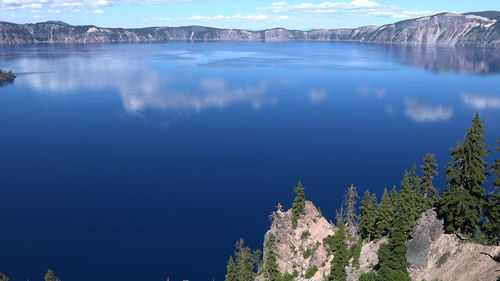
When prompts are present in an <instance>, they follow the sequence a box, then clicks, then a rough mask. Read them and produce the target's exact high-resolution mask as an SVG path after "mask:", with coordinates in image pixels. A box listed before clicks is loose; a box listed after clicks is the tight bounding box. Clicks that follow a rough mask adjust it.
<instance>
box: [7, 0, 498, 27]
mask: <svg viewBox="0 0 500 281" xmlns="http://www.w3.org/2000/svg"><path fill="white" fill-rule="evenodd" d="M483 10H500V0H475V1H472V0H319V1H316V0H299V1H297V0H288V1H281V0H275V1H264V0H247V1H238V0H146V1H135V0H0V20H1V21H9V22H16V23H26V22H41V21H47V20H61V21H65V22H67V23H70V24H93V25H98V26H103V27H144V26H182V25H206V26H214V27H221V28H245V29H251V30H257V29H265V28H272V27H286V28H291V29H301V30H307V29H312V28H341V27H359V26H363V25H381V24H385V23H392V22H395V21H398V20H403V19H407V18H414V17H420V16H425V15H429V14H434V13H438V12H443V11H449V12H459V13H461V12H469V11H483Z"/></svg>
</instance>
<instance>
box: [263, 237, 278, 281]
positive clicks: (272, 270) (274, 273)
mask: <svg viewBox="0 0 500 281" xmlns="http://www.w3.org/2000/svg"><path fill="white" fill-rule="evenodd" d="M264 247H265V250H266V251H265V259H264V278H265V279H264V280H268V281H280V280H281V279H282V275H281V272H280V270H279V266H278V262H277V259H278V254H277V253H276V237H275V236H274V234H272V233H270V234H269V237H268V239H267V241H266V244H265V245H264Z"/></svg>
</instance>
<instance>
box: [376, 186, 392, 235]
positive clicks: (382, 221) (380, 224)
mask: <svg viewBox="0 0 500 281" xmlns="http://www.w3.org/2000/svg"><path fill="white" fill-rule="evenodd" d="M394 211H395V210H394V208H393V205H392V202H391V198H390V197H389V193H388V192H387V188H386V189H384V194H383V195H382V199H381V200H380V204H379V205H378V207H377V211H376V213H375V237H377V238H379V237H382V236H387V235H389V233H390V230H391V229H392V221H393V216H394Z"/></svg>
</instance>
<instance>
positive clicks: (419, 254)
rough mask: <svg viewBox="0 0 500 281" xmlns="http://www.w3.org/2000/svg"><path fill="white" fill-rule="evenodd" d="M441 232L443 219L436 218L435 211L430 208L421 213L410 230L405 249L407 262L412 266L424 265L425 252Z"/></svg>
mask: <svg viewBox="0 0 500 281" xmlns="http://www.w3.org/2000/svg"><path fill="white" fill-rule="evenodd" d="M443 234H444V230H443V221H442V220H439V219H438V218H437V213H436V211H434V210H433V209H430V210H427V211H426V212H424V213H422V215H421V216H420V218H419V219H418V220H417V222H416V224H415V226H414V227H413V229H412V230H411V232H410V237H411V239H410V240H409V241H408V244H407V250H406V261H407V262H408V264H409V265H410V266H411V267H414V268H418V267H426V266H427V254H428V252H429V250H430V248H431V245H432V243H434V242H435V241H437V240H438V239H439V238H440V237H441V235H443Z"/></svg>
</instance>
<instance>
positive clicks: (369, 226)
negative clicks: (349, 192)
mask: <svg viewBox="0 0 500 281" xmlns="http://www.w3.org/2000/svg"><path fill="white" fill-rule="evenodd" d="M376 205H377V197H376V196H375V194H373V195H370V191H369V190H367V191H365V194H364V196H363V200H362V201H361V206H360V207H359V211H360V216H359V218H360V222H359V230H358V232H359V234H360V235H361V237H362V238H363V239H368V240H370V239H372V238H373V237H374V234H375V210H376Z"/></svg>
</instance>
